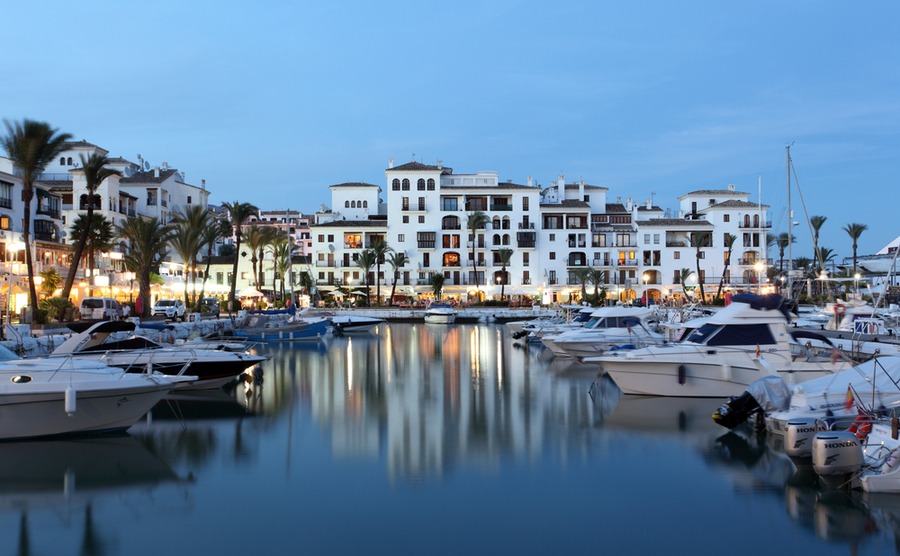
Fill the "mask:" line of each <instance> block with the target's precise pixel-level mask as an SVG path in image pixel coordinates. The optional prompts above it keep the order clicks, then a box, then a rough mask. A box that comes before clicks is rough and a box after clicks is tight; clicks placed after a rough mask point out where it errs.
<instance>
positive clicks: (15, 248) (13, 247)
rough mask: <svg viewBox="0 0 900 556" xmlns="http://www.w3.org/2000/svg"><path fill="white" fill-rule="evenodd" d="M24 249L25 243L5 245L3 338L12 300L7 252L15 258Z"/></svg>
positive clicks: (10, 263) (4, 337)
mask: <svg viewBox="0 0 900 556" xmlns="http://www.w3.org/2000/svg"><path fill="white" fill-rule="evenodd" d="M22 249H25V244H24V243H21V242H15V243H10V244H9V245H7V246H6V264H7V265H9V268H8V273H7V283H6V322H5V323H4V326H3V331H2V332H3V339H4V340H5V339H6V326H8V325H9V305H10V301H12V265H13V264H12V261H11V260H10V256H9V254H10V253H12V258H15V257H16V255H17V254H18V253H19V251H21V250H22Z"/></svg>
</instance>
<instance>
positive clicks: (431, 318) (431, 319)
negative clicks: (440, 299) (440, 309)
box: [425, 313, 456, 324]
mask: <svg viewBox="0 0 900 556" xmlns="http://www.w3.org/2000/svg"><path fill="white" fill-rule="evenodd" d="M425 322H426V323H428V324H453V323H454V322H456V315H455V314H446V313H426V314H425Z"/></svg>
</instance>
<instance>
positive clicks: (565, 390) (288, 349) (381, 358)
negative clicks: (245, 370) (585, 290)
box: [262, 324, 601, 477]
mask: <svg viewBox="0 0 900 556" xmlns="http://www.w3.org/2000/svg"><path fill="white" fill-rule="evenodd" d="M263 352H264V353H267V354H269V355H271V356H272V359H271V361H269V362H267V363H265V364H264V374H265V377H266V378H265V387H264V388H263V391H262V397H263V398H264V399H265V401H264V402H262V406H263V407H264V408H265V411H266V412H271V413H272V414H282V413H284V412H286V411H287V410H288V402H290V401H293V403H299V404H308V405H309V410H310V412H311V414H312V417H313V419H315V421H316V422H317V423H319V424H320V425H322V426H323V427H327V429H328V430H329V432H330V434H331V440H332V450H333V452H334V454H335V455H336V456H338V457H341V458H354V457H364V458H375V457H378V456H379V455H380V454H381V450H382V449H384V450H386V454H385V455H386V458H387V466H388V469H389V472H390V474H391V476H392V477H400V476H407V477H422V476H436V475H440V474H442V473H443V472H444V469H445V467H446V466H447V465H448V464H450V463H452V462H454V461H456V462H458V461H459V460H466V461H468V462H470V463H471V462H480V463H481V464H485V465H491V462H496V461H497V460H498V458H500V457H501V456H515V457H524V458H530V457H537V455H538V454H540V453H541V452H542V450H543V449H544V445H545V442H548V441H552V442H554V443H559V445H560V446H561V447H562V449H563V450H570V449H571V450H573V451H575V452H579V451H581V450H583V446H579V445H578V444H579V443H582V442H589V441H590V436H591V435H590V434H589V433H588V432H587V430H586V427H587V428H588V429H589V427H590V426H591V425H593V424H595V422H596V421H597V420H598V419H599V416H598V411H601V407H600V406H599V405H597V404H595V403H594V401H592V398H591V397H590V396H589V395H588V387H589V386H590V384H591V382H592V381H593V380H595V379H596V369H589V370H586V371H584V372H583V373H582V374H580V375H576V376H575V378H574V379H573V378H572V375H571V374H570V373H566V374H565V376H561V375H554V374H550V373H547V372H546V371H547V365H548V364H547V362H546V361H542V360H541V358H539V357H535V356H534V354H533V353H532V352H530V351H528V350H523V349H521V348H518V347H516V346H514V345H513V343H512V341H511V340H510V338H509V336H508V334H506V329H505V327H503V326H496V325H485V324H478V325H451V326H435V325H425V324H391V325H389V326H381V327H379V328H378V333H377V334H370V335H359V336H345V337H334V338H328V339H327V340H326V341H325V342H322V343H311V344H310V343H307V344H295V345H293V346H288V345H271V346H268V347H267V348H265V349H264V351H263ZM573 425H574V426H573Z"/></svg>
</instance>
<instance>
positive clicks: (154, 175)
mask: <svg viewBox="0 0 900 556" xmlns="http://www.w3.org/2000/svg"><path fill="white" fill-rule="evenodd" d="M153 177H154V178H158V177H159V166H154V167H153Z"/></svg>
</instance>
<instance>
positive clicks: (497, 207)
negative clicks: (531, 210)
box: [491, 203, 513, 211]
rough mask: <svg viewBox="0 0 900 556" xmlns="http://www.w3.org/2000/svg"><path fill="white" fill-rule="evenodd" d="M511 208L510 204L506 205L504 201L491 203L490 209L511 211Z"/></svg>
mask: <svg viewBox="0 0 900 556" xmlns="http://www.w3.org/2000/svg"><path fill="white" fill-rule="evenodd" d="M512 209H513V207H512V205H508V204H505V203H504V204H500V203H498V204H492V205H491V210H492V211H511V210H512Z"/></svg>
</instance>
